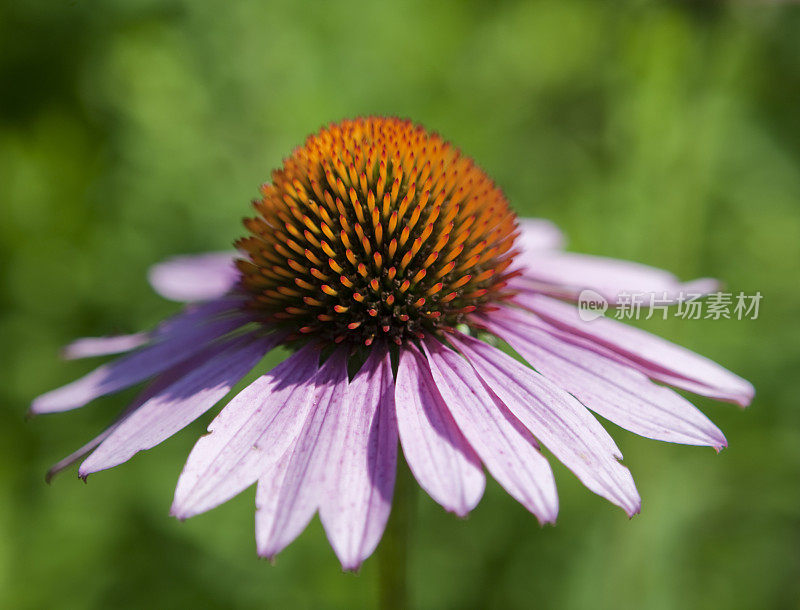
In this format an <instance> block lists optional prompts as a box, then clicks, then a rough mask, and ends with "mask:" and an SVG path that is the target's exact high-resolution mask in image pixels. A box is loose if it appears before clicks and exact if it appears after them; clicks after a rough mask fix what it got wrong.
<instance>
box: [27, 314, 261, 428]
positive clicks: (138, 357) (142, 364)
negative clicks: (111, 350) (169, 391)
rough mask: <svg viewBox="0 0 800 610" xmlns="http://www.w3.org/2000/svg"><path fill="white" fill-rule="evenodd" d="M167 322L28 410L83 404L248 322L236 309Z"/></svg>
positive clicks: (163, 367) (187, 355)
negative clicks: (148, 340) (151, 338)
mask: <svg viewBox="0 0 800 610" xmlns="http://www.w3.org/2000/svg"><path fill="white" fill-rule="evenodd" d="M185 318H187V319H192V320H193V322H192V323H189V322H188V321H186V320H184V319H183V317H182V316H176V317H175V318H174V319H173V321H171V322H169V323H168V324H169V325H168V327H167V329H166V330H163V331H157V333H161V336H160V338H159V340H157V341H156V342H154V343H152V344H149V345H146V346H145V347H143V348H141V349H139V350H137V351H135V352H132V353H131V354H128V355H126V356H123V357H122V358H119V359H118V360H114V361H113V362H109V363H108V364H104V365H103V366H101V367H99V368H97V369H95V370H94V371H92V372H91V373H89V374H88V375H85V376H84V377H81V378H80V379H78V380H76V381H73V382H72V383H70V384H67V385H65V386H62V387H60V388H58V389H56V390H52V391H50V392H48V393H46V394H42V395H41V396H39V397H38V398H36V399H35V400H34V401H33V403H32V404H31V413H33V414H40V413H54V412H59V411H68V410H70V409H76V408H78V407H82V406H83V405H85V404H86V403H88V402H90V401H92V400H94V399H95V398H99V397H100V396H104V395H106V394H112V393H114V392H118V391H120V390H124V389H125V388H127V387H130V386H132V385H136V384H137V383H141V382H142V381H144V380H146V379H148V378H150V377H153V376H154V375H157V374H159V373H161V372H163V371H165V370H167V369H169V368H171V367H172V366H175V365H176V364H178V363H180V362H182V361H184V360H187V359H188V358H190V357H191V356H193V355H194V354H196V353H197V352H199V351H201V350H202V349H203V348H204V347H205V346H206V345H208V343H209V342H211V341H213V340H215V339H217V338H219V337H221V336H222V335H225V334H227V333H229V332H231V331H232V330H235V329H236V328H238V327H240V326H241V325H242V324H245V323H246V322H247V320H246V319H244V318H243V317H242V315H241V314H239V313H238V312H237V313H235V314H231V315H229V316H222V317H214V318H212V319H209V318H207V317H205V318H204V317H203V316H201V315H199V314H197V313H196V312H190V313H189V314H186V316H185Z"/></svg>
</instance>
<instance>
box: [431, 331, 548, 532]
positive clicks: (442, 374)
mask: <svg viewBox="0 0 800 610" xmlns="http://www.w3.org/2000/svg"><path fill="white" fill-rule="evenodd" d="M423 347H424V348H425V353H426V354H427V356H428V362H429V364H430V369H431V373H432V374H433V379H434V381H435V382H436V387H437V389H438V390H439V393H440V394H441V395H442V398H444V401H445V403H446V404H447V408H448V410H449V411H450V413H451V414H452V415H453V418H454V419H455V421H456V424H458V427H459V429H460V430H461V432H462V433H463V434H464V436H465V437H466V439H467V441H468V442H469V443H470V445H472V448H473V449H474V450H475V452H476V453H477V454H478V455H479V456H480V458H481V460H483V463H484V464H486V468H488V469H489V472H491V473H492V476H494V478H495V479H497V481H498V482H499V483H500V484H501V485H502V486H503V487H504V488H505V490H506V491H507V492H508V493H510V494H511V495H512V496H513V497H514V498H516V499H517V500H518V501H519V502H521V503H522V505H523V506H525V508H527V509H528V510H529V511H531V512H532V513H533V514H534V515H536V517H537V518H538V519H539V522H540V523H547V522H550V523H553V522H555V520H556V515H557V514H558V494H557V493H556V483H555V479H554V478H553V471H552V470H551V469H550V464H549V463H548V462H547V459H546V458H545V457H544V456H543V455H542V454H541V453H539V450H538V448H537V446H536V441H535V440H534V439H533V438H531V436H530V432H528V431H527V430H526V429H525V428H524V427H523V426H522V424H521V423H520V422H519V420H517V419H516V418H515V417H514V416H513V415H512V414H511V413H510V412H509V410H508V409H507V408H506V406H505V405H504V404H503V403H501V402H500V401H499V400H497V398H496V397H495V396H494V395H492V394H490V392H489V391H488V390H487V389H486V387H485V386H484V385H483V383H482V381H481V379H480V377H478V375H477V373H475V371H474V369H473V368H472V367H471V366H470V364H469V363H468V362H467V361H466V360H465V359H464V358H463V357H462V356H461V355H459V354H457V353H456V352H454V351H453V350H451V349H450V348H448V347H445V346H444V345H442V344H441V343H439V342H438V341H436V340H435V339H432V338H428V339H426V340H425V341H424V342H423Z"/></svg>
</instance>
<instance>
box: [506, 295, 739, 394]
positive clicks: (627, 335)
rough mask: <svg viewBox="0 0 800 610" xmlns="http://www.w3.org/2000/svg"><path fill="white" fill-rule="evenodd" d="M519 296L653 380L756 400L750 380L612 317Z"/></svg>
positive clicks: (557, 323)
mask: <svg viewBox="0 0 800 610" xmlns="http://www.w3.org/2000/svg"><path fill="white" fill-rule="evenodd" d="M515 300H516V301H517V302H518V303H519V304H520V305H522V306H523V307H526V308H527V309H530V310H531V311H533V312H534V313H536V314H537V315H538V316H540V317H541V318H543V319H544V320H545V321H546V322H549V323H550V324H551V325H553V326H555V327H557V328H559V329H561V330H563V331H565V332H568V333H570V334H573V335H577V336H578V337H583V338H585V339H588V340H589V341H591V343H593V344H594V345H595V347H594V348H593V349H594V350H595V351H598V352H599V353H602V354H603V355H605V356H607V357H611V358H613V359H615V360H617V361H619V362H622V363H623V364H627V365H629V366H632V367H634V368H636V369H638V370H640V371H642V372H643V373H644V374H645V375H647V376H648V377H650V378H651V379H655V380H656V381H662V382H664V383H667V384H669V385H672V386H675V387H677V388H682V389H685V390H689V391H690V392H694V393H696V394H700V395H702V396H709V397H711V398H716V399H719V400H725V401H729V402H734V403H737V404H739V405H742V406H747V405H748V404H750V402H751V401H752V399H753V395H754V393H755V390H754V389H753V386H752V385H751V384H750V383H749V382H747V381H745V380H744V379H742V378H741V377H739V376H738V375H734V374H733V373H731V372H730V371H728V370H727V369H725V368H723V367H721V366H720V365H718V364H717V363H716V362H713V361H712V360H709V359H708V358H705V357H703V356H700V355H698V354H695V353H694V352H692V351H689V350H688V349H686V348H683V347H680V346H678V345H675V344H674V343H670V342H669V341H667V340H666V339H662V338H661V337H657V336H655V335H652V334H650V333H648V332H645V331H643V330H640V329H638V328H635V327H633V326H628V325H626V324H623V323H621V322H618V321H616V320H612V319H610V318H606V317H600V318H598V319H596V320H592V321H591V322H585V321H583V320H581V319H580V317H579V316H578V310H577V309H576V308H575V307H573V306H571V305H568V304H566V303H562V302H560V301H557V300H555V299H551V298H548V297H546V296H543V295H532V294H520V295H518V296H517V297H516V298H515Z"/></svg>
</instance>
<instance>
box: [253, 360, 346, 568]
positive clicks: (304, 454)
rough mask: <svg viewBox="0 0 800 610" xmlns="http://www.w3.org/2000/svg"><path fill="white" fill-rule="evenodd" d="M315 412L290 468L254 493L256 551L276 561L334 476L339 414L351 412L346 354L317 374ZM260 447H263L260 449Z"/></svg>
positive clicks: (291, 453) (274, 473)
mask: <svg viewBox="0 0 800 610" xmlns="http://www.w3.org/2000/svg"><path fill="white" fill-rule="evenodd" d="M315 385H316V388H315V390H314V398H313V400H312V408H311V412H310V413H309V414H308V417H307V418H306V421H305V424H304V426H303V429H302V431H301V432H300V435H299V437H298V438H297V441H296V443H295V444H294V445H293V446H292V447H290V448H289V449H288V450H287V455H286V458H287V462H286V464H285V465H284V464H283V463H282V461H279V462H278V464H277V465H276V467H275V468H274V469H272V470H270V471H268V472H266V473H265V474H264V475H262V477H261V478H260V479H259V484H258V489H257V491H256V547H257V550H258V554H259V555H261V556H263V557H268V558H272V557H274V556H275V555H277V554H278V553H280V552H281V551H282V550H283V549H284V548H285V547H286V546H287V545H288V544H289V543H290V542H292V540H294V539H295V538H296V537H297V536H299V535H300V532H302V531H303V530H304V529H305V527H306V525H308V522H309V521H311V517H313V516H314V513H315V512H316V510H317V508H318V507H319V502H320V495H321V494H322V493H323V490H324V489H325V487H326V478H327V477H328V476H330V474H331V472H330V470H331V463H330V462H329V456H330V449H331V444H332V442H333V438H334V436H335V431H336V427H335V419H336V414H337V413H339V412H340V411H341V410H347V409H349V408H350V405H349V404H348V403H347V400H348V396H347V354H346V352H345V351H344V350H339V351H337V352H335V353H334V354H333V355H332V356H331V357H330V358H328V360H327V361H326V362H325V364H323V365H322V368H320V370H319V374H318V375H317V378H316V381H315ZM259 446H261V445H260V444H259Z"/></svg>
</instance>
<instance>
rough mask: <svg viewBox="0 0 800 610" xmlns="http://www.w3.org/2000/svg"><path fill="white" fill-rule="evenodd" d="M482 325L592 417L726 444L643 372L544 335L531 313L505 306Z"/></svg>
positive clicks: (659, 435) (680, 439)
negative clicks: (581, 405) (596, 416)
mask: <svg viewBox="0 0 800 610" xmlns="http://www.w3.org/2000/svg"><path fill="white" fill-rule="evenodd" d="M483 321H484V324H485V325H486V326H487V327H488V329H489V330H491V331H492V332H493V333H494V334H496V335H497V336H499V337H500V338H501V339H504V340H505V341H506V342H507V343H508V344H509V345H511V347H513V348H514V349H515V350H516V351H517V352H519V353H520V354H521V355H522V357H523V358H525V360H527V361H528V363H529V364H530V365H531V366H532V367H534V368H535V369H536V370H538V371H539V372H540V373H541V374H542V375H544V376H545V377H547V378H548V379H550V380H551V381H554V382H555V383H557V384H558V385H559V386H561V387H562V388H563V389H565V390H567V391H568V392H570V393H571V394H572V395H573V396H575V397H576V398H578V400H580V401H581V402H582V403H583V404H584V405H586V406H587V407H589V408H590V409H591V410H592V411H594V412H595V413H597V414H599V415H602V416H603V417H605V418H606V419H608V420H610V421H612V422H614V423H615V424H617V425H618V426H621V427H623V428H625V429H627V430H630V431H631V432H635V433H636V434H639V435H641V436H645V437H648V438H652V439H656V440H663V441H669V442H672V443H683V444H687V445H709V446H711V447H715V448H716V449H717V450H719V449H722V448H723V447H725V446H727V443H726V441H725V436H724V435H723V434H722V432H721V431H720V430H719V428H717V427H716V426H715V425H714V424H713V423H712V422H711V421H710V420H709V419H708V418H707V417H706V416H705V415H703V414H702V413H701V412H700V411H699V410H698V409H697V408H696V407H695V406H694V405H692V404H691V403H690V402H689V401H688V400H686V399H685V398H684V397H683V396H680V395H679V394H677V393H676V392H674V391H672V390H670V389H669V388H665V387H664V386H660V385H656V384H655V383H653V382H652V381H650V380H649V379H648V378H647V376H646V375H644V374H643V373H641V372H639V371H637V370H635V369H633V368H631V367H629V366H626V365H624V364H621V363H619V362H616V361H614V360H611V359H609V358H606V357H605V356H602V355H600V354H598V353H596V352H593V351H591V350H587V349H585V348H583V347H580V346H578V345H575V344H572V343H569V342H568V341H564V340H562V339H559V338H558V337H556V336H554V335H553V334H550V333H548V332H547V331H546V330H544V329H543V328H542V326H543V325H542V323H541V322H540V321H539V319H538V318H536V317H535V316H534V315H533V314H530V313H527V312H523V311H521V310H512V309H508V308H503V309H501V310H500V311H498V312H495V313H494V314H493V315H492V316H491V319H489V318H483Z"/></svg>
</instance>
